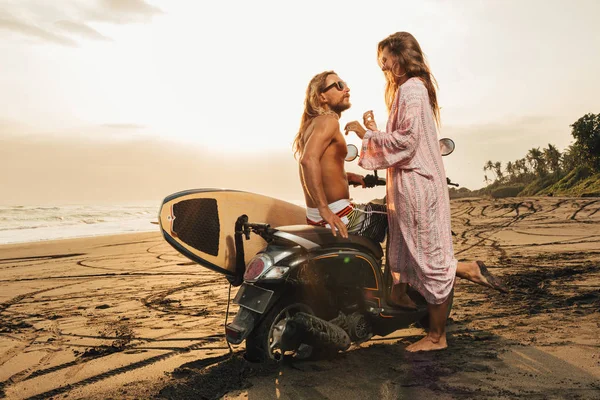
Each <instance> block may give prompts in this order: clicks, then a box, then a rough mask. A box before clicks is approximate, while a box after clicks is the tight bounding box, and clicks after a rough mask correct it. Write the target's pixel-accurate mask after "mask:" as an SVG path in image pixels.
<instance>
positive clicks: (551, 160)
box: [544, 143, 561, 174]
mask: <svg viewBox="0 0 600 400" xmlns="http://www.w3.org/2000/svg"><path fill="white" fill-rule="evenodd" d="M560 158H561V154H560V151H558V149H557V148H556V147H555V146H553V145H551V144H550V143H548V148H547V149H544V161H545V162H546V165H547V166H548V168H549V169H550V170H551V171H552V172H553V173H554V174H558V173H560Z"/></svg>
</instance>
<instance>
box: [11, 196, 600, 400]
mask: <svg viewBox="0 0 600 400" xmlns="http://www.w3.org/2000/svg"><path fill="white" fill-rule="evenodd" d="M452 214H453V231H454V232H455V233H456V236H455V242H454V243H455V253H456V257H457V258H458V259H459V260H474V259H480V260H484V261H485V262H486V264H488V265H489V266H490V270H491V272H492V273H494V274H495V275H497V276H499V277H502V279H503V280H504V282H505V283H506V284H507V286H508V287H509V288H510V289H511V292H510V293H509V294H501V293H498V292H495V291H492V290H489V289H486V288H483V287H480V286H477V285H474V284H472V283H470V282H467V281H461V280H457V284H456V291H455V300H454V308H453V312H452V314H451V319H450V320H449V326H448V329H449V336H448V341H449V349H448V350H446V351H442V352H435V353H424V354H410V353H407V352H405V351H404V349H405V347H406V346H407V345H408V344H410V343H412V342H414V341H416V340H417V339H418V338H420V337H421V335H422V334H423V331H422V330H421V329H418V328H411V329H406V330H400V331H397V332H395V333H393V334H392V335H389V336H388V337H385V338H380V337H375V338H374V339H373V340H371V341H369V342H367V343H364V344H362V345H360V346H357V347H353V348H351V349H350V350H349V351H347V352H346V353H344V354H340V355H338V356H337V357H335V358H333V359H331V360H323V361H310V362H309V361H305V362H285V363H284V364H283V365H278V366H260V365H256V364H250V363H248V362H246V361H245V360H244V359H243V358H242V354H243V345H242V346H237V347H234V348H233V354H230V350H229V348H228V346H227V343H226V342H225V340H224V329H223V325H224V321H225V317H226V311H227V299H228V294H229V292H228V289H229V286H228V284H227V281H226V280H225V279H224V278H223V277H222V276H221V275H219V274H217V273H214V272H212V271H210V270H207V269H204V268H201V267H199V266H197V265H196V264H194V263H192V262H190V261H189V260H187V259H186V258H185V257H183V256H181V255H179V254H178V253H177V252H176V251H175V250H173V249H172V248H171V247H170V246H169V245H168V244H167V243H166V242H165V241H164V240H163V239H162V236H161V235H160V234H159V233H139V234H124V235H114V236H100V237H94V238H83V239H70V240H57V241H48V242H37V243H26V244H13V245H3V246H0V270H1V271H2V275H1V277H0V321H1V322H0V366H1V368H0V397H6V398H8V399H26V398H30V399H41V398H50V397H55V398H61V399H62V398H67V399H81V398H85V399H89V398H92V399H104V398H119V399H123V398H131V399H133V398H139V399H144V398H171V399H184V398H196V399H202V398H221V397H224V398H227V399H266V398H280V399H320V398H326V399H344V400H347V399H371V398H381V399H403V398H411V399H429V398H436V399H446V398H448V399H450V398H474V397H475V398H485V399H496V398H498V399H504V398H506V399H509V398H528V399H547V398H569V399H570V398H573V399H576V398H584V399H588V398H591V399H595V398H598V399H600V199H599V198H576V199H575V198H553V197H547V198H527V199H524V198H510V199H503V200H496V201H494V200H482V199H461V200H453V201H452ZM235 292H236V289H235V288H233V289H232V290H231V298H233V297H234V295H235ZM236 311H237V307H236V306H235V305H233V304H232V305H231V307H230V310H229V319H231V318H232V315H233V314H235V312H236Z"/></svg>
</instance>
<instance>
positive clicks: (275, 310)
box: [246, 298, 314, 362]
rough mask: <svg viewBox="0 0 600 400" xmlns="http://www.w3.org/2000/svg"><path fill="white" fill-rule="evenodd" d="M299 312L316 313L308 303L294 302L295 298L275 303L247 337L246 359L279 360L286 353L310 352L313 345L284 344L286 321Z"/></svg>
mask: <svg viewBox="0 0 600 400" xmlns="http://www.w3.org/2000/svg"><path fill="white" fill-rule="evenodd" d="M298 312H303V313H307V314H311V315H314V313H313V311H312V309H311V308H310V307H309V306H308V305H306V304H304V303H299V302H294V300H293V299H289V298H288V299H286V298H283V299H281V300H280V301H279V302H278V303H277V304H275V305H274V306H273V307H272V308H271V309H270V310H269V311H268V312H267V314H266V315H265V316H264V318H263V319H262V320H261V321H260V323H259V325H258V326H256V328H255V329H254V330H253V331H252V332H251V333H250V335H249V336H248V337H247V338H246V359H247V360H248V361H252V362H269V361H274V362H279V361H281V360H283V357H284V356H285V355H286V354H290V353H291V354H296V355H302V354H298V353H303V352H308V353H310V352H311V351H312V348H311V346H307V345H303V344H298V346H292V348H286V346H282V343H283V341H284V340H283V333H284V332H283V330H284V327H285V325H286V322H287V321H288V320H289V319H290V318H292V317H293V316H294V315H295V314H296V313H298ZM288 347H289V346H288ZM308 355H310V354H308Z"/></svg>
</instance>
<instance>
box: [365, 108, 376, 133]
mask: <svg viewBox="0 0 600 400" xmlns="http://www.w3.org/2000/svg"><path fill="white" fill-rule="evenodd" d="M363 123H364V124H365V126H366V127H367V129H369V130H371V131H376V130H378V129H377V124H376V123H375V116H374V115H373V110H369V111H367V112H366V113H364V114H363Z"/></svg>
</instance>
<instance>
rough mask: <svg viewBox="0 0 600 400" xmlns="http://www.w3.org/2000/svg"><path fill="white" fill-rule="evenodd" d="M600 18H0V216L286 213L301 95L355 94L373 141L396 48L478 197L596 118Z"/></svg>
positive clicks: (334, 13) (459, 6)
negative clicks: (486, 185) (63, 209)
mask: <svg viewBox="0 0 600 400" xmlns="http://www.w3.org/2000/svg"><path fill="white" fill-rule="evenodd" d="M598 15H600V2H599V1H596V0H590V1H586V0H573V1H566V0H565V1H547V0H546V1H531V0H516V1H509V0H506V1H492V0H485V1H460V0H454V1H402V0H394V1H381V2H377V1H375V2H370V3H367V2H351V1H303V2H297V3H296V4H295V5H291V4H290V3H289V2H281V1H258V0H257V1H219V2H217V1H214V2H200V1H191V0H189V1H184V0H180V1H166V0H165V1H160V0H156V1H143V0H60V1H47V0H37V1H36V0H13V1H11V0H0V65H1V66H2V67H1V71H0V144H1V145H2V146H1V148H0V170H1V171H2V172H0V187H1V188H2V192H3V195H2V198H0V204H21V203H23V204H24V203H27V204H40V203H60V202H98V203H105V202H125V201H128V202H135V201H142V200H148V201H154V200H161V199H162V198H163V197H165V196H166V195H168V194H169V193H171V192H172V191H176V190H182V189H188V188H199V187H214V186H217V187H228V188H234V189H243V190H251V191H256V192H260V193H264V194H268V195H272V196H276V197H283V198H285V199H287V200H300V199H301V198H302V194H301V189H300V187H299V181H298V177H297V168H296V163H295V161H294V159H293V157H292V155H291V143H292V140H293V137H294V135H295V133H296V130H297V128H298V125H299V119H300V115H301V113H302V108H303V100H304V93H305V90H306V86H307V84H308V81H309V80H310V78H311V77H312V76H313V75H315V74H316V73H319V72H321V71H323V70H327V69H334V70H335V71H337V72H338V74H339V75H340V76H341V77H342V79H344V80H346V81H347V82H348V84H349V85H350V88H351V101H352V104H353V106H352V108H351V109H350V110H348V111H346V112H345V113H344V114H343V115H342V120H341V124H342V126H343V125H344V124H345V123H346V122H348V121H350V120H353V119H359V118H360V117H361V116H362V113H363V112H364V111H366V110H369V109H373V110H374V112H375V116H376V119H377V121H378V123H379V125H380V127H383V126H385V121H386V119H387V115H386V111H385V106H384V102H383V89H384V80H383V75H382V73H381V71H380V70H379V68H378V66H377V63H376V45H377V43H378V42H379V41H380V40H381V39H383V38H384V37H386V36H387V35H389V34H391V33H393V32H396V31H401V30H402V31H408V32H411V33H412V34H413V35H414V36H415V37H416V38H417V40H418V41H419V42H420V44H421V46H422V48H423V50H424V51H425V53H426V54H427V56H428V59H429V62H430V65H431V68H432V70H433V73H434V75H435V76H436V78H437V80H438V82H439V85H440V89H439V103H440V105H441V107H442V124H443V125H442V129H441V132H440V137H444V136H449V137H452V138H453V139H454V140H455V142H456V145H457V150H456V151H455V153H454V154H453V155H451V156H449V157H447V158H445V163H446V169H447V173H448V175H449V176H450V177H451V178H452V179H453V180H455V181H457V182H459V183H461V184H462V186H466V187H469V188H471V189H475V188H478V187H481V186H482V185H483V171H482V167H483V164H484V163H485V161H487V160H488V159H491V160H493V161H502V162H503V163H504V162H506V161H509V160H515V159H517V158H521V157H523V156H524V155H525V153H526V152H527V150H528V149H530V148H532V147H544V146H547V144H548V143H552V144H554V145H557V146H558V148H559V149H560V150H563V149H564V148H565V147H566V146H567V145H568V144H569V143H570V142H571V141H572V137H571V135H570V128H569V124H571V123H573V122H574V121H576V120H577V119H578V118H579V117H581V116H582V115H584V114H585V113H589V112H593V113H598V112H600V96H599V95H598V94H599V93H600V79H598V76H597V74H598V71H600V51H598V49H600V28H598V24H597V16H598ZM348 141H349V142H350V143H354V144H359V141H358V139H357V138H355V137H351V138H349V139H348ZM211 168H212V169H211ZM348 170H350V171H355V172H359V171H360V168H358V167H357V166H356V165H349V166H348ZM382 193H383V192H382V190H381V189H378V190H375V191H362V192H360V191H359V190H358V189H357V190H353V192H352V194H353V195H354V197H355V198H358V199H368V198H370V197H378V196H381V195H382Z"/></svg>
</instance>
